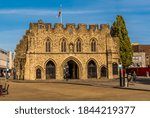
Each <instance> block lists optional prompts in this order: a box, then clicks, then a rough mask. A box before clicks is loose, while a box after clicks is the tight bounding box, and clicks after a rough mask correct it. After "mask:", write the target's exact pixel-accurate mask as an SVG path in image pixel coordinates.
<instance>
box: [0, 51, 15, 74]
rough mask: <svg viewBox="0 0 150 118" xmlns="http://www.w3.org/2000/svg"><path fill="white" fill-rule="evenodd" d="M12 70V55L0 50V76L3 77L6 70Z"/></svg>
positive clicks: (9, 52)
mask: <svg viewBox="0 0 150 118" xmlns="http://www.w3.org/2000/svg"><path fill="white" fill-rule="evenodd" d="M12 68H13V53H12V52H11V51H6V50H3V49H0V76H4V72H6V70H7V71H8V70H9V71H11V70H12Z"/></svg>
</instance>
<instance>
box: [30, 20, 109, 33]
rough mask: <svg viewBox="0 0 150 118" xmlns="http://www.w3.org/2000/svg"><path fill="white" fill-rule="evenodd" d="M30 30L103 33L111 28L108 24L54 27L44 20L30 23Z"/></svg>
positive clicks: (59, 24)
mask: <svg viewBox="0 0 150 118" xmlns="http://www.w3.org/2000/svg"><path fill="white" fill-rule="evenodd" d="M29 29H30V30H34V31H38V30H45V31H49V30H54V31H55V30H58V29H62V30H69V29H72V30H76V31H79V32H82V31H86V32H88V31H93V32H94V31H95V32H96V31H101V32H108V33H109V32H110V26H109V25H108V24H101V25H98V24H89V25H87V24H77V25H75V24H73V23H72V24H66V25H63V24H61V23H55V24H54V25H52V24H51V23H44V22H43V21H42V20H39V21H38V22H37V23H30V28H29Z"/></svg>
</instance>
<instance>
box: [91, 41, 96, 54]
mask: <svg viewBox="0 0 150 118" xmlns="http://www.w3.org/2000/svg"><path fill="white" fill-rule="evenodd" d="M91 52H96V41H95V40H94V39H93V40H92V42H91Z"/></svg>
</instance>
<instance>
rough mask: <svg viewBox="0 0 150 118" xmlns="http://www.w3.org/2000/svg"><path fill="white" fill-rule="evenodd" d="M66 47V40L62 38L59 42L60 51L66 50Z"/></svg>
mask: <svg viewBox="0 0 150 118" xmlns="http://www.w3.org/2000/svg"><path fill="white" fill-rule="evenodd" d="M66 48H67V47H66V41H65V39H63V40H62V42H61V52H66V50H67V49H66Z"/></svg>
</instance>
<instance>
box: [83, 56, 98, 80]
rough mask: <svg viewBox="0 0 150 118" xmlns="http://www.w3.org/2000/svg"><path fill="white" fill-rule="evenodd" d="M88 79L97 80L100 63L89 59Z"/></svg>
mask: <svg viewBox="0 0 150 118" xmlns="http://www.w3.org/2000/svg"><path fill="white" fill-rule="evenodd" d="M86 65H87V77H88V78H97V72H98V71H97V69H98V63H97V61H96V60H95V59H92V58H91V59H89V60H88V61H87V64H86Z"/></svg>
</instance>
